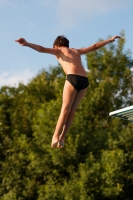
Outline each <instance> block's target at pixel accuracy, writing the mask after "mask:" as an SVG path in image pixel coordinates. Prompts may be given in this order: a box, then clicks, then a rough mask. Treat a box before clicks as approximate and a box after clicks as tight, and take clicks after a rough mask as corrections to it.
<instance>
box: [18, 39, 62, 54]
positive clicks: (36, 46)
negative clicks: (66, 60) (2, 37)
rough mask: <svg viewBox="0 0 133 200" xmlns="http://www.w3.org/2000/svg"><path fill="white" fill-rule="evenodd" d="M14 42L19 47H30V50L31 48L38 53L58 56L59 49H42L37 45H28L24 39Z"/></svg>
mask: <svg viewBox="0 0 133 200" xmlns="http://www.w3.org/2000/svg"><path fill="white" fill-rule="evenodd" d="M15 42H18V43H19V44H20V45H21V46H27V47H30V48H32V49H34V50H36V51H38V52H40V53H49V54H53V55H55V56H60V49H54V48H46V47H42V46H40V45H37V44H33V43H29V42H27V41H26V40H25V39H24V38H20V39H18V40H15Z"/></svg>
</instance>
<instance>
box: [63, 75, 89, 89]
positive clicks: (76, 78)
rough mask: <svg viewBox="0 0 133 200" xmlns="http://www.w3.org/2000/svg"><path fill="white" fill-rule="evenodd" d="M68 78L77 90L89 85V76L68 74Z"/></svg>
mask: <svg viewBox="0 0 133 200" xmlns="http://www.w3.org/2000/svg"><path fill="white" fill-rule="evenodd" d="M66 80H68V81H69V82H70V83H71V85H72V86H73V87H74V88H75V89H76V90H77V91H79V90H83V89H85V88H87V87H88V86H89V81H88V78H87V77H85V76H80V75H76V74H68V75H67V76H66Z"/></svg>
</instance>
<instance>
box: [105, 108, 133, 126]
mask: <svg viewBox="0 0 133 200" xmlns="http://www.w3.org/2000/svg"><path fill="white" fill-rule="evenodd" d="M109 116H111V117H117V118H120V119H125V120H129V121H132V122H133V106H129V107H126V108H122V109H120V110H116V111H113V112H110V113H109Z"/></svg>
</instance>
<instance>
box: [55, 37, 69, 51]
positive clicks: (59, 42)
mask: <svg viewBox="0 0 133 200" xmlns="http://www.w3.org/2000/svg"><path fill="white" fill-rule="evenodd" d="M55 46H58V47H68V48H69V40H68V39H67V38H66V37H64V36H63V35H59V36H58V37H57V38H56V39H55V41H54V44H53V48H55Z"/></svg>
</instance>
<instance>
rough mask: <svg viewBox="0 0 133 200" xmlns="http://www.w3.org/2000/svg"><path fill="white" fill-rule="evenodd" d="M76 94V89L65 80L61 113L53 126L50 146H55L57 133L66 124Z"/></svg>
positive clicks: (58, 133) (57, 138)
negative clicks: (54, 126)
mask: <svg viewBox="0 0 133 200" xmlns="http://www.w3.org/2000/svg"><path fill="white" fill-rule="evenodd" d="M76 94H77V91H76V90H75V89H74V87H73V86H72V85H71V84H70V83H69V82H68V81H67V80H66V82H65V85H64V89H63V100H62V108H61V113H60V116H59V119H58V122H57V125H56V128H55V132H54V135H53V138H52V145H51V146H52V147H56V146H57V142H58V140H59V135H60V134H61V132H62V130H63V126H64V125H65V124H66V121H67V118H68V115H69V113H70V111H71V107H72V104H73V101H74V99H75V96H76Z"/></svg>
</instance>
